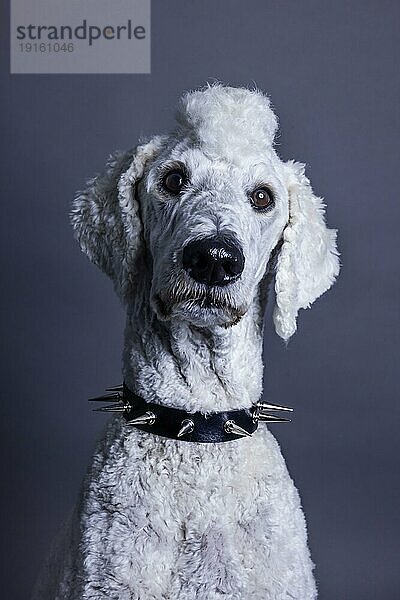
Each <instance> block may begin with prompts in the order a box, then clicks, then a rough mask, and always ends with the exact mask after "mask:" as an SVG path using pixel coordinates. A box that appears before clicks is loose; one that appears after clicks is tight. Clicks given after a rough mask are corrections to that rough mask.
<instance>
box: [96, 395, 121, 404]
mask: <svg viewBox="0 0 400 600" xmlns="http://www.w3.org/2000/svg"><path fill="white" fill-rule="evenodd" d="M116 400H122V396H121V394H104V396H96V397H95V398H89V399H88V402H115V401H116Z"/></svg>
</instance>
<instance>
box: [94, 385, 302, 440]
mask: <svg viewBox="0 0 400 600" xmlns="http://www.w3.org/2000/svg"><path fill="white" fill-rule="evenodd" d="M107 391H108V392H110V393H108V394H106V395H104V396H98V397H96V398H90V401H92V402H111V403H112V404H110V405H108V406H102V407H101V408H96V409H94V410H96V411H101V412H110V413H122V414H123V416H124V418H125V419H126V421H127V423H128V425H131V426H134V427H137V428H138V429H141V430H142V431H146V432H148V433H154V434H156V435H161V436H162V437H167V438H171V439H173V440H182V441H187V442H197V443H205V442H230V441H232V440H237V439H240V438H242V437H251V436H252V434H253V433H254V432H255V431H256V429H257V427H258V424H259V422H260V421H261V422H267V423H268V422H269V423H284V422H288V421H290V419H284V418H282V417H280V416H275V415H270V414H267V412H266V411H292V410H293V409H292V408H288V407H286V406H278V405H277V404H267V403H265V402H257V404H253V405H252V406H250V407H249V408H243V409H241V410H231V411H224V412H212V413H202V412H187V411H185V410H182V409H179V408H172V407H170V406H165V405H162V404H157V403H155V402H146V401H145V400H144V399H143V398H141V397H140V396H138V395H137V394H135V393H134V392H132V391H131V390H130V389H129V388H128V387H127V385H126V384H125V383H123V384H122V385H118V386H115V387H112V388H107Z"/></svg>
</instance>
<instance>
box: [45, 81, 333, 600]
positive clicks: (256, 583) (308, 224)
mask: <svg viewBox="0 0 400 600" xmlns="http://www.w3.org/2000/svg"><path fill="white" fill-rule="evenodd" d="M276 129H277V119H276V117H275V115H274V113H273V112H272V110H271V107H270V103H269V100H268V98H267V97H266V96H265V95H264V94H262V93H261V92H260V91H258V90H252V91H250V90H247V89H241V88H232V87H223V86H221V85H213V86H208V87H206V88H205V89H204V90H201V91H195V92H190V93H187V94H185V95H184V96H183V98H182V100H181V102H180V106H179V111H178V124H177V128H176V130H175V131H174V132H173V133H172V134H170V135H166V136H156V137H154V138H152V139H151V140H150V141H148V142H146V143H143V144H141V145H139V146H138V147H136V148H135V149H133V150H130V151H129V152H126V153H124V154H118V155H115V156H113V157H111V159H110V160H109V162H108V163H107V166H106V169H105V171H104V173H103V174H102V175H100V176H98V177H96V178H94V179H93V180H91V181H90V182H89V184H88V187H87V189H86V190H85V191H83V192H81V193H79V195H78V197H77V198H76V199H75V201H74V205H73V211H72V223H73V227H74V230H75V233H76V237H77V239H78V240H79V243H80V245H81V247H82V249H83V251H84V252H85V253H86V254H87V255H88V257H89V258H90V260H91V261H93V262H94V263H95V264H96V265H97V266H98V267H100V269H102V270H103V271H104V272H105V273H107V274H108V275H109V276H110V278H111V279H112V281H113V283H114V286H115V290H116V292H117V294H118V296H119V297H120V299H121V301H122V302H123V304H124V306H125V307H126V312H127V320H126V329H125V342H124V351H123V377H124V386H123V388H121V389H116V390H115V391H114V393H113V394H111V396H110V397H108V398H107V399H113V398H115V399H116V400H117V401H118V402H117V404H116V405H114V406H111V407H109V410H110V411H111V412H112V411H115V412H119V414H118V415H117V416H116V417H115V419H114V420H113V421H112V422H111V423H110V424H109V426H108V428H107V431H106V434H105V436H104V439H103V440H102V441H101V442H100V444H99V446H98V448H97V450H96V453H95V455H94V458H93V462H92V465H91V467H90V470H89V472H88V475H87V478H86V480H85V483H84V487H83V491H82V495H81V499H80V502H79V504H78V506H77V508H76V510H75V512H74V515H73V516H72V519H71V522H70V523H69V524H68V525H67V527H66V528H65V531H64V533H63V536H62V538H61V539H60V541H59V543H58V545H57V547H56V548H55V549H54V551H53V552H52V554H51V557H50V559H49V562H48V564H47V565H46V568H45V569H44V572H43V575H42V577H41V578H40V581H39V583H38V585H37V589H36V595H35V598H37V599H40V600H50V599H51V600H55V599H57V600H78V599H89V598H90V599H96V600H100V599H106V598H107V599H110V598H111V599H115V600H117V599H118V600H139V599H140V600H161V599H164V600H166V599H169V600H178V599H179V600H193V599H195V598H196V599H199V600H200V599H201V600H214V599H215V600H216V599H221V598H224V599H225V600H250V599H252V600H267V599H270V600H272V599H273V600H277V599H284V598H285V599H286V598H291V599H296V600H308V599H311V598H315V597H316V588H315V582H314V578H313V574H312V569H313V564H312V562H311V559H310V556H309V551H308V547H307V536H306V526H305V521H304V516H303V512H302V509H301V505H300V500H299V496H298V493H297V490H296V488H295V486H294V484H293V482H292V480H291V478H290V476H289V474H288V471H287V469H286V465H285V462H284V460H283V458H282V455H281V453H280V450H279V446H278V444H277V442H276V440H275V439H274V437H273V436H272V435H271V433H270V432H269V431H268V429H267V425H266V423H265V422H268V421H273V420H274V419H275V420H279V416H278V414H281V413H278V411H277V410H276V408H279V407H275V411H274V407H273V406H272V412H271V410H269V412H268V413H267V409H271V406H270V405H262V404H260V402H259V398H260V394H261V391H262V373H263V363H262V340H263V313H264V308H265V304H266V301H267V288H268V284H269V281H270V279H271V278H272V276H273V275H275V292H276V307H275V312H274V322H275V327H276V331H277V333H278V334H279V335H280V336H281V337H282V338H283V339H284V340H288V339H289V338H290V336H291V335H292V334H293V333H294V332H295V330H296V317H297V313H298V310H299V309H300V308H307V307H308V306H310V304H311V303H312V302H313V301H314V300H315V299H316V298H318V296H320V295H321V294H322V293H323V292H325V291H326V290H327V289H328V288H329V287H330V286H331V285H332V283H333V281H334V279H335V277H336V275H337V274H338V271H339V264H338V256H337V251H336V245H335V237H336V232H335V231H334V230H329V229H327V228H326V226H325V222H324V205H323V203H322V201H321V199H320V198H318V197H316V196H315V195H314V194H313V192H312V189H311V187H310V183H309V181H308V179H307V178H306V177H305V175H304V165H302V164H300V163H296V162H294V161H289V162H282V161H281V160H280V158H279V157H278V156H277V154H276V152H275V150H274V147H273V141H274V134H275V132H276ZM277 413H278V414H277ZM274 415H275V417H274Z"/></svg>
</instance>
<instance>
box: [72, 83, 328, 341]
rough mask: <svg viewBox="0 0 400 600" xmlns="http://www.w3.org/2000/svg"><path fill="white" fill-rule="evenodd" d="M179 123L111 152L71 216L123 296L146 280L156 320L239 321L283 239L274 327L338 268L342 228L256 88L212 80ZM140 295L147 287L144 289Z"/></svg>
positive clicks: (183, 108)
mask: <svg viewBox="0 0 400 600" xmlns="http://www.w3.org/2000/svg"><path fill="white" fill-rule="evenodd" d="M177 121H178V125H177V128H176V130H175V131H174V132H173V133H172V134H170V135H168V136H157V137H154V138H153V139H151V140H150V141H149V142H147V143H144V144H141V145H139V146H138V147H136V148H135V149H134V150H132V151H129V152H127V153H125V154H121V155H116V156H113V157H111V158H110V160H109V162H108V163H107V166H106V169H105V171H104V173H103V174H102V175H100V176H98V177H96V178H94V179H93V180H91V181H90V182H89V184H88V187H87V189H86V190H84V191H83V192H80V193H79V194H78V195H77V197H76V199H75V201H74V204H73V210H72V215H71V218H72V224H73V227H74V230H75V233H76V237H77V239H78V240H79V242H80V245H81V247H82V249H83V251H84V252H85V253H86V254H87V255H88V256H89V258H90V259H91V260H92V261H93V262H94V263H95V264H97V265H98V266H99V267H100V268H101V269H102V270H103V271H104V272H105V273H107V274H108V275H109V276H110V277H111V278H112V280H113V282H114V285H115V289H116V291H117V293H118V294H119V296H120V297H121V299H122V300H123V302H124V303H126V304H129V303H135V302H138V301H139V300H138V290H143V287H145V288H146V290H147V291H148V294H149V301H150V303H151V306H152V308H153V310H154V313H155V314H156V316H157V318H158V319H160V320H174V319H180V320H186V321H189V322H191V323H193V324H195V325H197V326H199V327H206V328H212V327H215V326H225V327H228V326H230V325H234V324H235V323H237V322H238V321H239V320H240V319H241V317H242V316H243V315H244V314H245V313H246V312H247V311H248V310H249V308H250V306H251V305H252V303H253V302H254V299H255V298H256V296H257V294H258V293H259V288H260V283H261V281H262V280H263V278H264V277H265V275H266V269H267V265H268V264H269V262H270V258H271V255H272V254H273V252H274V250H275V249H279V250H278V252H279V253H278V256H277V261H276V277H275V291H276V308H275V312H274V322H275V326H276V330H277V333H278V334H279V335H280V336H281V337H282V338H283V339H285V340H287V339H288V338H289V337H290V336H291V335H292V334H293V333H294V332H295V330H296V317H297V313H298V310H299V309H300V308H307V307H308V306H310V304H311V303H312V302H314V300H315V299H316V298H318V297H319V296H320V295H321V294H322V293H323V292H325V291H326V290H327V289H328V288H329V287H330V286H331V285H332V283H333V281H334V279H335V277H336V275H337V274H338V270H339V264H338V256H337V252H336V244H335V238H336V232H335V231H334V230H329V229H327V228H326V225H325V222H324V205H323V203H322V201H321V199H320V198H318V197H316V196H315V195H314V194H313V192H312V189H311V186H310V182H309V181H308V179H307V178H306V177H305V175H304V165H302V164H300V163H296V162H293V161H289V162H286V163H285V162H283V161H281V160H280V159H279V157H278V156H277V154H276V152H275V150H274V148H273V141H274V135H275V132H276V129H277V119H276V117H275V115H274V113H273V111H272V109H271V107H270V103H269V100H268V98H267V97H266V96H265V95H264V94H262V93H261V92H259V91H250V90H247V89H242V88H231V87H223V86H221V85H214V86H209V87H207V88H206V89H204V90H201V91H195V92H191V93H187V94H186V95H185V96H184V97H183V98H182V100H181V102H180V105H179V110H178V116H177ZM139 295H140V294H139Z"/></svg>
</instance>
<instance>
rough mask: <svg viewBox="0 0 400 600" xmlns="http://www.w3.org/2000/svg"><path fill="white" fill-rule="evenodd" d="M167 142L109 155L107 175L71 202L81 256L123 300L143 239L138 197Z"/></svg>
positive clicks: (160, 139) (159, 140)
mask: <svg viewBox="0 0 400 600" xmlns="http://www.w3.org/2000/svg"><path fill="white" fill-rule="evenodd" d="M163 140H164V138H163V137H162V136H157V137H154V138H153V139H152V140H150V141H149V142H147V143H145V144H142V145H139V146H137V147H136V148H135V149H133V150H130V151H128V152H126V153H117V154H114V155H111V156H110V158H109V160H108V161H107V164H106V167H105V169H104V171H103V172H102V173H101V174H100V175H98V176H96V177H94V178H93V179H91V180H89V181H88V183H87V187H86V189H85V190H83V191H80V192H78V194H77V196H76V198H75V200H74V201H73V205H72V211H71V215H70V216H71V223H72V226H73V228H74V234H75V237H76V239H77V240H78V242H79V244H80V246H81V248H82V250H83V252H85V254H86V255H87V256H88V257H89V259H90V260H91V261H92V262H93V263H94V264H95V265H97V266H98V267H99V268H100V269H101V270H102V271H104V273H106V274H107V275H108V276H109V277H111V279H112V280H113V282H114V287H115V290H116V292H117V294H118V295H119V296H120V297H121V299H122V300H123V299H124V297H125V296H126V294H127V292H128V291H129V289H130V286H131V284H132V282H133V280H134V276H135V273H136V271H137V267H136V266H135V263H136V262H137V255H138V253H139V251H140V245H141V239H142V223H141V219H140V214H139V213H140V207H139V202H138V198H137V194H136V193H135V191H136V190H135V188H136V184H137V182H138V181H139V179H140V178H141V176H142V175H143V171H144V168H145V165H146V163H147V161H149V160H150V159H151V158H153V157H154V156H155V154H156V153H157V151H158V150H159V149H160V148H161V146H162V143H163Z"/></svg>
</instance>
